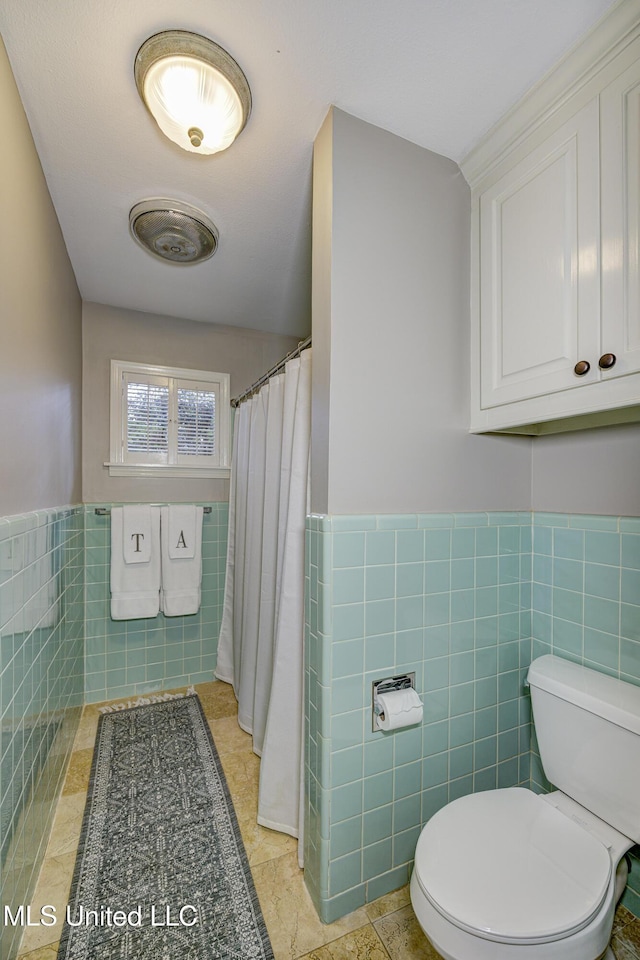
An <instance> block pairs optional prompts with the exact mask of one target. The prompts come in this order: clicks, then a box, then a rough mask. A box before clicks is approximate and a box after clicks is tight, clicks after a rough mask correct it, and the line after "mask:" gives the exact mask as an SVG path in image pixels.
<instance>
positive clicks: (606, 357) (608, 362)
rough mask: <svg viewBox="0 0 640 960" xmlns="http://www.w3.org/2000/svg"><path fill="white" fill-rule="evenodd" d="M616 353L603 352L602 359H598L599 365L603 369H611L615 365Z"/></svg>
mask: <svg viewBox="0 0 640 960" xmlns="http://www.w3.org/2000/svg"><path fill="white" fill-rule="evenodd" d="M615 362H616V355H615V353H603V354H602V356H601V357H600V359H599V360H598V366H599V367H600V369H601V370H610V369H611V367H613V366H615Z"/></svg>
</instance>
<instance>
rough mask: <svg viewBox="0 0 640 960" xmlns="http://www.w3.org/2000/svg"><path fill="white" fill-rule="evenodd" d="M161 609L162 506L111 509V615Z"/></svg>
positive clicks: (122, 616)
mask: <svg viewBox="0 0 640 960" xmlns="http://www.w3.org/2000/svg"><path fill="white" fill-rule="evenodd" d="M159 609H160V509H159V507H150V506H145V505H137V504H136V505H133V504H132V505H131V506H125V507H112V509H111V618H112V619H113V620H137V619H140V618H143V617H144V618H146V617H156V616H157V615H158V611H159Z"/></svg>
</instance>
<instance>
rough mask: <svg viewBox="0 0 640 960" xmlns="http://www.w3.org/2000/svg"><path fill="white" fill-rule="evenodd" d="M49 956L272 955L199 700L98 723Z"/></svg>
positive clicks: (262, 959) (201, 959)
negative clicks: (61, 917) (71, 866)
mask: <svg viewBox="0 0 640 960" xmlns="http://www.w3.org/2000/svg"><path fill="white" fill-rule="evenodd" d="M58 960H273V951H272V949H271V945H270V943H269V937H268V934H267V930H266V927H265V924H264V919H263V917H262V912H261V910H260V906H259V903H258V898H257V895H256V891H255V887H254V885H253V880H252V878H251V872H250V870H249V864H248V860H247V856H246V853H245V850H244V846H243V843H242V838H241V836H240V831H239V829H238V823H237V820H236V816H235V812H234V810H233V805H232V803H231V799H230V796H229V791H228V788H227V784H226V781H225V778H224V774H223V772H222V767H221V765H220V760H219V757H218V753H217V751H216V748H215V745H214V742H213V739H212V737H211V733H210V731H209V727H208V725H207V722H206V720H205V718H204V715H203V713H202V707H201V706H200V701H199V700H198V698H197V696H190V697H185V698H184V699H180V700H171V701H167V702H164V703H153V704H150V705H148V706H142V707H134V708H133V709H130V710H122V711H118V712H115V713H108V714H105V715H103V716H102V717H101V718H100V722H99V726H98V736H97V740H96V747H95V753H94V757H93V767H92V771H91V781H90V785H89V794H88V797H87V806H86V809H85V815H84V822H83V828H82V836H81V840H80V847H79V850H78V858H77V861H76V867H75V874H74V878H73V884H72V887H71V897H70V900H69V906H68V908H67V916H66V920H65V925H64V928H63V933H62V938H61V941H60V948H59V951H58Z"/></svg>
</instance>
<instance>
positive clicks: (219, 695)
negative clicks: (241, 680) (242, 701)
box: [196, 680, 238, 720]
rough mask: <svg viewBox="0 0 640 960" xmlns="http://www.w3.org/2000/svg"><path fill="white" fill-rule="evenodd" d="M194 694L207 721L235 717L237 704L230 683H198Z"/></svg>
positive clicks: (218, 681) (217, 681) (219, 681)
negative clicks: (196, 695)
mask: <svg viewBox="0 0 640 960" xmlns="http://www.w3.org/2000/svg"><path fill="white" fill-rule="evenodd" d="M196 693H197V694H198V698H199V700H200V703H201V704H202V709H203V710H204V713H205V716H206V718H207V719H208V720H220V719H222V718H223V717H235V716H237V713H238V703H237V700H236V696H235V693H234V692H233V687H232V686H231V684H230V683H223V682H222V681H221V680H216V681H214V682H213V683H199V684H197V686H196Z"/></svg>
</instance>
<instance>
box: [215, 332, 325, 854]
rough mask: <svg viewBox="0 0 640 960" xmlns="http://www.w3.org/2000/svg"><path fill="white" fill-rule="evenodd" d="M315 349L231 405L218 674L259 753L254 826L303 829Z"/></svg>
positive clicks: (295, 832) (297, 832) (299, 832)
mask: <svg viewBox="0 0 640 960" xmlns="http://www.w3.org/2000/svg"><path fill="white" fill-rule="evenodd" d="M310 436H311V350H310V349H307V350H304V351H303V352H302V353H301V355H300V356H299V357H297V358H295V359H293V360H289V361H288V362H287V363H286V364H285V367H284V372H283V373H280V374H278V375H277V376H274V377H272V378H271V379H270V380H269V381H268V382H267V383H266V384H265V385H264V386H263V387H262V388H261V390H260V391H259V392H258V393H257V394H256V395H254V396H253V397H252V398H251V399H250V400H247V401H245V402H244V403H241V404H240V406H239V407H238V408H237V409H236V418H235V426H234V443H233V458H232V465H231V489H230V494H229V540H228V548H227V573H226V581H225V596H224V607H223V614H222V626H221V630H220V640H219V644H218V662H217V667H216V676H217V677H218V678H219V679H220V680H225V681H226V682H227V683H232V684H233V689H234V691H235V694H236V697H237V699H238V722H239V724H240V726H241V727H242V728H243V730H246V731H247V732H248V733H251V734H252V736H253V748H254V750H255V752H256V753H257V754H258V755H259V756H261V763H260V786H259V796H258V823H261V824H262V825H263V826H266V827H271V828H272V829H274V830H280V831H282V832H284V833H289V834H291V835H292V836H294V837H298V859H299V861H300V864H301V865H302V827H303V806H302V802H303V772H304V764H303V756H302V755H303V723H304V713H303V702H302V692H303V670H304V663H303V643H304V530H305V518H306V514H307V510H308V477H309V445H310Z"/></svg>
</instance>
